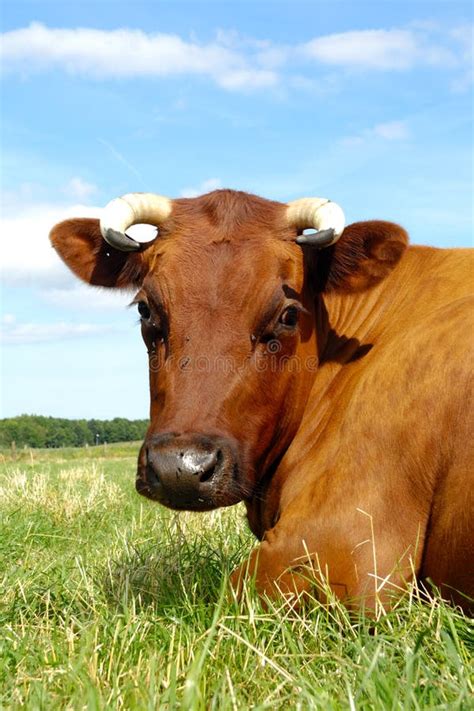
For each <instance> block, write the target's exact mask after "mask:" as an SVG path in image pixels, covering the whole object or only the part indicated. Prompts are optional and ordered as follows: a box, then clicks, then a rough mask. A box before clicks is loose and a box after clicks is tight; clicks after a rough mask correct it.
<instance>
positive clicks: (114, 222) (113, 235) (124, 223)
mask: <svg viewBox="0 0 474 711" xmlns="http://www.w3.org/2000/svg"><path fill="white" fill-rule="evenodd" d="M171 209H172V202H171V200H170V199H169V198H167V197H163V196H162V195H155V194H154V193H128V194H127V195H123V196H122V197H119V198H115V200H111V201H110V202H109V203H108V205H106V206H105V208H104V211H103V213H102V218H101V220H100V231H101V233H102V237H103V238H104V239H105V241H106V242H108V244H110V245H111V246H112V247H115V249H119V250H120V251H122V252H133V251H135V250H137V249H140V247H141V245H140V243H139V242H136V241H135V240H134V239H132V238H131V237H129V236H128V235H127V234H125V232H126V230H127V229H128V228H129V227H131V226H132V225H136V224H139V223H143V224H147V225H159V224H160V223H161V222H163V220H166V218H167V217H169V215H170V214H171Z"/></svg>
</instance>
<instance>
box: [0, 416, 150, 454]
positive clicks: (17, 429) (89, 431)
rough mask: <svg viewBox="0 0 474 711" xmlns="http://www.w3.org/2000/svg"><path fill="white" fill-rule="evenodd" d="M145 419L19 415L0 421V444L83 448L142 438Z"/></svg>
mask: <svg viewBox="0 0 474 711" xmlns="http://www.w3.org/2000/svg"><path fill="white" fill-rule="evenodd" d="M147 427H148V420H127V419H126V418H124V417H114V419H113V420H94V419H92V420H66V419H63V418H61V417H43V416H41V415H20V416H18V417H8V418H5V419H2V420H0V447H10V446H12V443H15V446H17V447H25V446H26V447H83V446H85V445H95V444H104V443H105V442H131V441H134V440H140V439H143V437H144V436H145V432H146V429H147Z"/></svg>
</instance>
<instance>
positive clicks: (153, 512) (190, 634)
mask: <svg viewBox="0 0 474 711" xmlns="http://www.w3.org/2000/svg"><path fill="white" fill-rule="evenodd" d="M137 449H138V446H137V445H110V446H108V447H107V448H106V449H103V448H102V447H96V448H93V447H91V448H88V449H77V450H67V449H63V450H56V451H50V452H48V451H45V450H21V451H18V452H17V453H15V456H14V457H13V456H12V454H11V453H9V452H3V455H2V456H1V457H0V462H1V464H0V467H1V469H0V521H1V537H0V627H1V636H0V708H1V709H48V710H49V709H55V710H56V709H160V708H163V709H174V708H183V709H219V710H220V709H248V708H255V709H313V708H314V709H473V708H474V702H473V691H474V688H473V651H474V627H473V624H472V621H470V620H468V619H467V618H466V617H465V616H463V615H462V613H460V612H459V611H458V610H455V609H452V608H450V607H448V606H446V605H445V604H444V603H442V602H441V601H439V600H437V599H433V600H432V602H431V604H426V603H421V602H420V601H419V600H418V599H417V591H416V590H412V591H411V594H409V595H407V596H406V597H405V598H404V599H403V600H402V601H401V602H400V604H399V606H398V607H397V609H395V610H394V611H393V612H391V613H390V614H388V615H385V616H382V617H381V618H380V619H379V620H377V621H376V622H373V621H372V622H370V621H368V620H364V619H354V618H353V619H351V618H349V616H348V614H347V612H346V611H345V610H344V608H343V607H342V606H340V605H339V604H337V603H336V602H333V603H332V604H331V605H329V607H327V608H322V607H320V606H318V604H317V603H315V604H314V606H313V607H312V608H311V609H309V610H306V611H305V612H303V613H296V612H294V611H292V610H291V608H289V607H285V605H284V604H282V603H278V604H274V605H271V604H270V606H269V607H267V608H263V607H261V605H260V603H259V602H258V600H257V599H256V597H255V595H254V594H253V592H252V590H251V589H249V590H248V591H247V595H246V597H245V600H244V602H243V603H242V604H241V606H240V607H237V606H236V605H235V603H234V602H232V601H231V600H230V599H229V598H228V597H227V596H226V589H227V588H226V578H227V575H228V573H229V572H230V571H231V570H232V568H233V567H234V566H235V565H236V564H237V563H238V562H240V561H241V560H243V559H245V557H246V556H247V555H248V553H249V550H250V549H251V547H252V546H253V545H254V541H253V538H252V536H251V534H250V533H249V532H248V531H247V527H246V523H245V519H244V510H243V508H241V507H240V506H238V507H234V508H233V509H227V510H221V511H217V512H212V513H208V514H175V513H173V512H170V511H168V510H166V509H164V508H162V507H160V506H158V505H156V504H153V503H152V502H148V501H146V500H144V499H142V498H140V497H139V496H138V495H136V494H135V492H134V472H135V459H136V453H137Z"/></svg>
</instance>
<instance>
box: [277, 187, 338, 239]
mask: <svg viewBox="0 0 474 711" xmlns="http://www.w3.org/2000/svg"><path fill="white" fill-rule="evenodd" d="M286 214H287V219H288V223H289V224H290V225H291V227H296V228H297V229H298V230H301V231H302V230H306V229H309V228H311V229H314V230H316V232H315V233H314V234H307V235H305V234H299V235H298V237H297V238H296V242H297V244H301V245H309V246H311V247H329V246H330V245H331V244H334V243H335V242H337V240H338V239H339V237H340V236H341V235H342V232H343V230H344V224H345V219H344V213H343V211H342V209H341V208H340V207H339V205H337V204H336V203H335V202H331V200H326V199H325V198H300V199H299V200H293V202H289V203H288V207H287V213H286Z"/></svg>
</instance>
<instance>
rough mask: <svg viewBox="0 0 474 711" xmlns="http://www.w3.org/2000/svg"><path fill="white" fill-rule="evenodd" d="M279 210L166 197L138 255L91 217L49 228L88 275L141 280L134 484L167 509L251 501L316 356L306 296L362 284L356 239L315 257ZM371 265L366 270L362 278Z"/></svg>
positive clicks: (239, 200)
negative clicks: (146, 383)
mask: <svg viewBox="0 0 474 711" xmlns="http://www.w3.org/2000/svg"><path fill="white" fill-rule="evenodd" d="M285 215H286V206H285V205H282V204H280V203H274V202H270V201H266V200H262V199H260V198H257V197H254V196H249V195H246V194H244V193H235V192H232V191H218V192H215V193H211V194H209V195H206V196H203V197H200V198H195V199H187V200H185V199H183V200H175V201H173V208H172V210H171V212H170V214H169V215H168V216H167V218H166V219H164V220H162V221H161V222H160V228H159V237H158V239H156V240H155V241H154V242H153V243H149V244H147V245H144V246H143V247H142V248H140V250H139V251H134V252H123V251H120V250H117V249H114V248H113V247H111V246H110V245H108V244H106V243H105V242H104V240H103V239H102V236H101V233H100V230H99V225H98V221H96V220H70V221H67V222H65V223H61V224H60V225H58V226H56V227H55V228H54V230H53V232H52V234H51V239H52V242H53V245H54V246H55V248H56V249H57V251H58V252H59V254H60V256H61V257H62V258H63V259H64V261H65V262H66V263H67V264H68V265H69V266H70V267H71V269H73V271H75V272H76V274H78V276H80V277H81V278H83V279H85V280H86V281H88V282H89V283H92V284H100V285H103V286H114V287H119V288H120V287H125V286H127V287H129V286H130V285H133V284H135V285H137V286H138V288H139V291H138V293H137V295H136V297H135V303H136V307H137V309H138V313H139V315H140V320H141V330H142V336H143V340H144V343H145V346H146V349H147V351H148V356H149V372H150V400H151V407H150V420H151V421H150V427H149V430H148V433H147V436H146V439H145V442H144V444H143V446H142V448H141V451H140V455H139V462H138V475H137V490H138V491H139V492H140V493H141V494H144V495H145V496H148V497H149V498H151V499H154V500H156V501H160V502H161V503H163V504H165V505H167V506H169V507H171V508H175V509H191V510H207V509H212V508H215V507H218V506H227V505H231V504H234V503H236V502H238V501H240V500H242V499H249V498H251V497H252V495H253V494H254V493H255V489H256V486H257V485H258V482H259V479H260V477H261V476H262V474H263V473H268V471H269V470H270V469H271V467H272V466H273V465H274V464H275V462H276V461H277V460H278V458H279V456H280V455H281V454H282V453H283V452H284V450H285V449H286V447H287V446H288V445H289V443H290V442H291V440H292V438H293V436H294V434H295V432H296V430H297V428H298V426H299V423H300V421H301V418H302V414H303V410H304V407H305V404H306V400H307V397H308V394H309V392H310V389H311V383H312V380H313V378H314V374H315V371H316V367H317V364H318V343H317V337H316V329H315V317H314V310H315V303H316V301H317V294H318V291H319V290H321V289H331V288H336V287H337V288H344V285H345V287H346V288H361V283H362V281H364V279H365V282H364V283H369V281H370V279H368V278H367V275H365V276H364V274H365V272H363V273H362V272H361V269H362V266H361V265H362V264H363V265H364V266H363V270H365V271H367V269H368V267H367V265H368V264H369V263H370V259H368V256H369V255H368V253H367V252H368V249H369V242H368V241H367V240H366V239H365V238H360V237H357V234H356V232H354V234H353V235H352V238H351V235H350V234H349V237H348V238H346V239H343V240H342V241H341V245H342V246H339V243H338V245H336V248H337V250H339V252H340V253H341V257H340V259H339V260H338V258H337V252H336V248H331V250H332V252H333V254H332V260H331V261H330V262H328V260H327V259H326V260H325V261H324V260H318V258H317V257H316V259H315V258H314V254H313V255H309V254H308V253H307V251H308V250H307V249H306V248H304V249H302V248H301V247H300V246H298V245H297V244H296V243H295V237H296V234H297V231H296V229H295V228H294V227H290V226H289V225H288V221H287V220H286V219H285ZM374 224H377V225H384V224H388V223H374ZM392 227H396V226H392ZM346 232H347V230H346ZM382 232H384V235H383V240H382V241H384V244H385V242H386V241H387V240H386V239H385V237H386V235H385V232H386V230H385V231H384V230H382ZM379 236H380V235H379ZM352 242H354V244H356V246H357V249H356V250H354V249H353V244H352ZM366 242H367V245H366ZM379 243H380V239H379V240H375V241H373V240H372V243H371V245H372V246H371V247H370V248H371V249H372V248H373V247H374V245H375V246H377V245H379ZM344 245H345V246H344ZM362 245H365V247H364V249H365V251H364V250H363V249H362ZM385 247H386V248H385V249H384V250H382V251H383V258H384V260H385V263H386V264H388V261H391V262H393V263H395V261H397V260H398V258H399V256H400V254H401V251H402V250H401V249H398V251H397V249H396V248H393V249H392V251H391V250H390V249H388V248H387V245H385ZM344 250H345V251H344ZM305 252H306V254H305ZM392 252H393V254H392ZM353 253H354V254H356V253H357V255H359V256H358V258H356V257H355V256H353V259H352V266H351V267H350V268H348V265H351V258H350V257H351V255H353ZM387 255H389V257H387ZM390 255H391V256H390ZM318 261H319V262H320V264H321V265H322V266H321V269H320V272H319V274H318V275H316V270H317V268H318V267H317V263H318ZM378 261H379V262H380V260H378ZM323 262H324V263H323ZM374 263H375V262H374ZM336 267H337V268H336ZM343 267H344V269H346V272H347V273H346V274H345V276H344V269H343ZM363 270H362V271H363ZM382 272H383V269H382V268H378V270H377V269H375V271H374V269H369V273H370V275H372V276H371V278H372V277H373V278H372V281H374V279H375V280H376V281H377V280H379V279H380V278H381V274H382ZM361 273H362V276H361ZM373 274H376V276H373ZM382 276H383V275H382ZM337 280H339V281H337ZM351 280H352V286H351ZM341 285H342V286H341ZM354 285H355V286H354Z"/></svg>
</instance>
